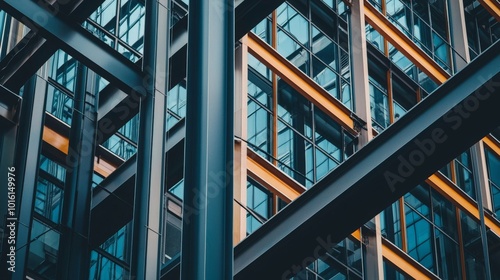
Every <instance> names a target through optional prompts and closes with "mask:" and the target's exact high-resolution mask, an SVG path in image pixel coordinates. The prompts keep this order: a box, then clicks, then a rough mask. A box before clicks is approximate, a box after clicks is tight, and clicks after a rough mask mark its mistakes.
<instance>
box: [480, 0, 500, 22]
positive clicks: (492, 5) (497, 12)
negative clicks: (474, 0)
mask: <svg viewBox="0 0 500 280" xmlns="http://www.w3.org/2000/svg"><path fill="white" fill-rule="evenodd" d="M478 1H479V3H481V5H483V7H484V8H485V9H486V10H487V11H488V12H489V13H490V14H491V15H492V16H494V17H495V18H496V19H497V20H498V21H500V3H499V2H498V1H496V0H478Z"/></svg>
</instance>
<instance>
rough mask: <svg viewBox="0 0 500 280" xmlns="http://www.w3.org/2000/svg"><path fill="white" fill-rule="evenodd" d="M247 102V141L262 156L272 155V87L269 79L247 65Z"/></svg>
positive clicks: (269, 156) (268, 156)
mask: <svg viewBox="0 0 500 280" xmlns="http://www.w3.org/2000/svg"><path fill="white" fill-rule="evenodd" d="M248 73H249V74H248V79H249V80H248V104H247V114H248V117H247V141H248V143H249V144H250V147H251V148H252V149H254V150H255V151H256V152H257V153H258V154H260V155H261V156H263V157H264V158H266V159H268V160H270V158H271V156H272V154H273V153H272V150H271V147H272V131H273V129H272V128H273V115H272V111H271V109H272V101H271V98H272V88H271V85H270V84H269V81H267V80H265V79H263V78H262V75H260V74H258V73H256V71H255V70H254V69H253V68H251V67H249V71H248Z"/></svg>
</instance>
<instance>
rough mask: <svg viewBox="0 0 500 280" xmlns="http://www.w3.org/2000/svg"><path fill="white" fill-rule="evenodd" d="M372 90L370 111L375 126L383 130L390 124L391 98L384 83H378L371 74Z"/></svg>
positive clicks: (370, 86) (370, 84) (376, 128)
mask: <svg viewBox="0 0 500 280" xmlns="http://www.w3.org/2000/svg"><path fill="white" fill-rule="evenodd" d="M368 85H369V91H370V111H371V116H372V121H373V128H374V129H375V130H376V131H378V132H382V130H384V129H385V128H386V127H388V126H389V124H390V122H391V121H390V117H389V99H388V96H387V89H386V86H383V87H382V85H384V84H383V83H378V82H376V80H375V79H374V78H372V77H371V76H370V77H369V84H368Z"/></svg>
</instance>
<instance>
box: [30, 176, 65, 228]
mask: <svg viewBox="0 0 500 280" xmlns="http://www.w3.org/2000/svg"><path fill="white" fill-rule="evenodd" d="M63 199H64V192H63V190H62V189H61V186H58V185H56V184H54V183H52V182H50V181H49V180H47V179H44V178H42V177H39V178H38V182H37V186H36V197H35V206H34V210H35V212H37V213H38V214H40V215H42V216H44V217H45V218H47V219H49V220H51V221H53V222H54V223H59V222H60V221H61V210H62V202H63Z"/></svg>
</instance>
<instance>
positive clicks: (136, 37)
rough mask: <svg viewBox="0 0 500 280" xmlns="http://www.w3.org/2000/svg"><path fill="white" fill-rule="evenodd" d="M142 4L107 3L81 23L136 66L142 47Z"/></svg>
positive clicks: (128, 0)
mask: <svg viewBox="0 0 500 280" xmlns="http://www.w3.org/2000/svg"><path fill="white" fill-rule="evenodd" d="M144 11H145V9H144V1H142V0H106V1H104V2H103V3H102V5H101V6H99V7H98V8H97V10H96V11H94V12H93V13H92V14H91V15H90V17H89V18H88V19H87V20H86V21H85V22H84V23H83V26H84V27H85V28H87V29H88V30H89V31H90V32H91V33H92V34H94V35H95V36H97V37H98V38H99V39H101V40H102V41H104V42H105V43H106V44H108V45H109V46H111V47H112V48H114V49H116V50H117V51H118V52H119V53H121V54H123V55H124V56H125V57H127V58H129V59H130V60H132V61H134V62H136V61H137V60H139V59H140V58H141V56H142V52H143V47H144V24H145V23H144V20H145V19H144Z"/></svg>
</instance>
